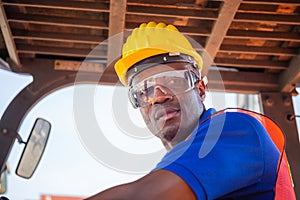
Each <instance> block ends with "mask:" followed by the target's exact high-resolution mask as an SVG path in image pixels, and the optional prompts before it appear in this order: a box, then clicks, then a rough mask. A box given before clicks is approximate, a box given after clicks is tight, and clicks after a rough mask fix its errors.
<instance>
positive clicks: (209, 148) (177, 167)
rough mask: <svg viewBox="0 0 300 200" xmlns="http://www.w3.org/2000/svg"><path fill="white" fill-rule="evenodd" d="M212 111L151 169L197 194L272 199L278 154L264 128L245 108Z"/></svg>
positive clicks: (222, 197) (199, 195)
mask: <svg viewBox="0 0 300 200" xmlns="http://www.w3.org/2000/svg"><path fill="white" fill-rule="evenodd" d="M215 112H216V111H215V110H214V109H208V110H207V111H205V112H204V113H203V115H202V116H201V118H200V121H199V127H198V129H197V130H195V131H194V132H193V133H192V134H191V136H190V137H189V138H188V139H187V140H185V141H183V142H181V143H179V144H177V145H176V146H175V147H174V148H173V149H172V150H171V151H170V152H168V153H167V154H166V155H165V156H164V158H163V159H162V160H161V162H160V163H159V164H158V165H157V167H156V168H155V169H164V170H168V171H171V172H173V173H175V174H177V175H178V176H180V177H181V178H182V179H183V180H184V181H185V182H186V183H187V184H188V185H189V186H190V187H191V189H192V190H193V191H194V193H195V194H196V196H197V198H198V199H244V200H245V199H252V200H254V199H263V200H267V199H274V196H275V194H274V187H275V184H276V170H277V165H278V160H279V157H280V153H279V151H278V149H277V148H276V146H275V145H274V143H273V141H272V140H271V138H270V136H269V135H268V133H267V132H266V130H265V128H264V127H263V126H262V125H261V124H260V122H258V121H257V120H256V119H255V118H253V117H251V116H250V115H247V114H244V113H240V112H225V113H222V114H219V115H216V116H213V117H210V116H211V115H212V114H214V113H215Z"/></svg>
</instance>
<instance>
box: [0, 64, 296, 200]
mask: <svg viewBox="0 0 300 200" xmlns="http://www.w3.org/2000/svg"><path fill="white" fill-rule="evenodd" d="M31 81H32V77H30V76H24V75H23V76H20V75H17V74H14V73H12V72H7V71H3V70H0V85H1V87H0V94H1V98H0V115H2V114H3V112H4V110H5V108H6V106H7V105H8V103H9V102H10V101H11V100H12V99H13V97H14V95H16V94H17V93H18V91H20V90H21V89H22V88H23V87H25V86H26V85H27V84H29V83H30V82H31ZM4 85H6V86H9V88H8V87H4ZM82 90H83V91H84V92H86V93H84V94H88V95H92V96H91V98H92V99H93V102H89V103H86V102H84V101H83V100H84V99H85V98H84V97H86V96H85V95H82V94H83V93H81V91H82ZM78 91H80V92H79V93H78ZM125 94H126V90H125V88H123V89H120V88H116V87H113V86H94V85H81V86H78V87H72V86H71V87H67V88H63V89H61V90H59V91H57V92H54V93H52V94H50V95H49V96H47V97H46V98H44V99H43V100H41V101H40V102H39V103H38V104H37V105H36V106H35V107H34V108H33V109H32V110H31V111H30V112H29V113H28V115H27V116H26V118H25V119H24V121H23V123H22V125H21V127H20V130H19V134H20V135H21V137H22V138H23V140H27V137H28V135H29V132H30V130H31V127H32V126H33V123H34V121H35V119H36V118H37V117H42V118H45V119H46V120H48V121H50V122H51V124H52V130H51V133H50V137H49V140H48V144H47V146H46V149H45V152H44V155H43V157H42V159H41V162H40V164H39V166H38V168H37V170H36V171H35V173H34V175H33V176H32V178H31V179H23V178H21V177H18V176H17V175H15V169H16V167H17V164H18V160H19V158H20V156H21V153H22V151H23V148H24V145H23V144H18V143H17V142H15V144H14V146H13V149H12V152H11V154H10V156H9V159H8V164H9V168H10V174H8V189H7V192H6V193H5V194H4V195H3V196H7V197H9V198H10V199H13V200H38V199H40V196H41V195H42V194H50V195H61V196H74V197H87V196H90V195H92V194H95V193H97V192H100V191H102V190H104V189H106V188H109V187H111V186H114V185H118V184H121V183H126V182H130V181H133V180H136V179H138V178H139V177H141V176H143V175H145V174H146V173H147V172H148V171H149V169H151V168H153V167H154V166H155V164H156V162H157V161H158V160H159V159H160V158H161V156H162V155H163V154H164V153H165V150H164V148H163V146H162V145H161V143H160V141H158V139H156V138H154V137H153V136H152V135H151V134H150V133H149V132H147V129H146V127H145V124H144V123H143V120H142V118H141V116H140V115H139V112H138V110H134V109H132V108H131V107H130V105H129V102H128V101H124V97H125V96H124V95H125ZM86 99H90V98H86ZM299 102H300V97H299V96H297V97H296V98H294V107H295V110H296V114H297V113H298V114H300V103H299ZM77 103H85V104H84V105H82V106H80V108H82V110H80V109H77V108H74V105H75V104H76V105H78V104H77ZM236 104H237V100H236V96H235V94H226V95H225V94H219V93H217V94H210V95H208V97H207V101H206V106H207V107H212V106H213V107H216V108H217V109H221V108H225V107H235V106H236ZM122 107H125V108H126V112H123V110H121V109H122ZM122 113H126V115H124V114H122ZM85 114H90V115H92V117H91V118H90V117H86V116H85ZM78 120H80V122H82V123H83V124H85V125H87V126H83V129H82V127H81V125H80V124H81V123H80V122H78ZM92 120H95V122H97V126H96V128H97V129H98V130H99V131H98V132H101V133H102V135H103V136H104V137H105V138H106V139H107V141H108V142H107V144H109V146H106V145H107V144H106V143H103V142H97V141H96V140H94V141H90V140H89V138H94V136H93V135H92V134H93V133H92V132H97V131H92V130H93V129H91V127H93V123H92ZM127 120H128V121H129V122H130V123H131V126H130V127H126V125H124V124H126V123H127ZM124 122H125V123H124ZM297 122H298V124H299V119H297ZM132 132H133V133H135V132H137V133H141V132H143V135H142V136H141V135H140V134H136V135H132ZM144 133H145V134H144ZM117 150H121V151H122V152H125V153H126V154H124V156H125V157H123V158H122V157H121V158H120V157H118V156H116V154H115V152H118V151H117ZM114 151H115V152H114ZM107 155H108V156H107ZM139 155H142V156H144V157H149V158H150V157H151V159H148V160H150V161H151V162H150V161H149V162H147V163H145V165H141V164H140V163H139V162H140V161H139V160H137V161H134V159H135V158H136V157H137V156H139ZM126 156H128V158H132V160H130V163H129V164H126V165H125V164H120V162H119V161H122V159H127V157H126ZM152 158H153V159H152ZM115 159H117V160H115ZM137 165H139V166H142V168H136V166H137ZM0 196H1V195H0Z"/></svg>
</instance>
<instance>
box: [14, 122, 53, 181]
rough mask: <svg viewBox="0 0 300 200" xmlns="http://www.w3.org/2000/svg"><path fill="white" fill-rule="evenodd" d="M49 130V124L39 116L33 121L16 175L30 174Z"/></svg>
mask: <svg viewBox="0 0 300 200" xmlns="http://www.w3.org/2000/svg"><path fill="white" fill-rule="evenodd" d="M50 130H51V124H50V123H49V122H48V121H46V120H44V119H41V118H38V119H37V120H36V121H35V124H34V126H33V128H32V131H31V133H30V136H29V139H28V141H27V142H26V146H25V147H24V150H23V153H22V157H21V159H20V161H19V164H18V167H17V170H16V174H17V175H18V176H21V177H23V178H30V177H31V176H32V174H33V173H34V171H35V169H36V167H37V165H38V164H39V162H40V159H41V157H42V155H43V153H44V150H45V147H46V144H47V141H48V137H49V133H50Z"/></svg>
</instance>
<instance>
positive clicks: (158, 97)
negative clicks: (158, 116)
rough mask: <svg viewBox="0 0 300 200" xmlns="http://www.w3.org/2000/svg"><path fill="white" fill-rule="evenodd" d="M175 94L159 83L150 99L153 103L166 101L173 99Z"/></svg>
mask: <svg viewBox="0 0 300 200" xmlns="http://www.w3.org/2000/svg"><path fill="white" fill-rule="evenodd" d="M172 99H173V96H172V95H171V94H170V93H168V92H167V89H166V88H164V87H163V86H160V85H157V86H155V88H154V91H153V97H152V98H151V99H150V102H151V104H152V105H153V104H159V103H164V102H166V101H169V100H172Z"/></svg>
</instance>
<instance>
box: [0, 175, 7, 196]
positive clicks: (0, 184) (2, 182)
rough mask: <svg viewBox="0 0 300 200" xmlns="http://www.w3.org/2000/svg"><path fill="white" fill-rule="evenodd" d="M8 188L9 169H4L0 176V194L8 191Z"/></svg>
mask: <svg viewBox="0 0 300 200" xmlns="http://www.w3.org/2000/svg"><path fill="white" fill-rule="evenodd" d="M6 188H7V171H6V170H4V171H3V172H2V173H1V178H0V194H4V193H5V192H6Z"/></svg>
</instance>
